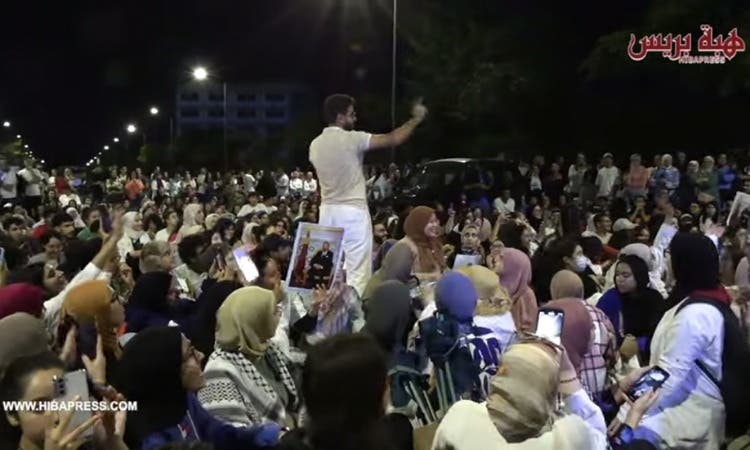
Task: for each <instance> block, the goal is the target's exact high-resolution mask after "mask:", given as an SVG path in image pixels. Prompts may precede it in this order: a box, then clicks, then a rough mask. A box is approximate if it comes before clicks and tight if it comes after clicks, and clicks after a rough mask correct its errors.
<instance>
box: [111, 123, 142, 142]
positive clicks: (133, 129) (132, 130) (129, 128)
mask: <svg viewBox="0 0 750 450" xmlns="http://www.w3.org/2000/svg"><path fill="white" fill-rule="evenodd" d="M125 130H126V131H127V132H128V133H130V134H133V133H135V132H136V131H138V128H137V127H136V126H135V124H133V123H129V124H128V125H127V126H126V127H125ZM115 139H117V138H115Z"/></svg>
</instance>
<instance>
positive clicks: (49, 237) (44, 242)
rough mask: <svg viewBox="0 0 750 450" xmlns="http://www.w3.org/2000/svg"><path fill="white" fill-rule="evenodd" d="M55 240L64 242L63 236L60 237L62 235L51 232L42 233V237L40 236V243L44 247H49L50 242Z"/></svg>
mask: <svg viewBox="0 0 750 450" xmlns="http://www.w3.org/2000/svg"><path fill="white" fill-rule="evenodd" d="M53 238H55V239H57V240H59V241H62V240H63V239H62V236H60V233H58V232H56V231H52V230H50V231H45V232H44V233H42V235H41V236H39V243H40V244H42V245H43V246H44V245H47V244H49V241H51V240H52V239H53Z"/></svg>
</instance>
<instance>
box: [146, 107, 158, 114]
mask: <svg viewBox="0 0 750 450" xmlns="http://www.w3.org/2000/svg"><path fill="white" fill-rule="evenodd" d="M148 112H150V113H151V115H152V116H156V115H158V114H159V108H157V107H156V106H152V107H151V108H150V109H149V110H148Z"/></svg>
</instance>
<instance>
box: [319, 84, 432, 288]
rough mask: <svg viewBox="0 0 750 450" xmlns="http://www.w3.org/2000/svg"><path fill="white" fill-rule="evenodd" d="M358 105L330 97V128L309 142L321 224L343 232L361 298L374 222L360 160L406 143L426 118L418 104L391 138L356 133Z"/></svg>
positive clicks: (369, 263) (367, 275)
mask: <svg viewBox="0 0 750 450" xmlns="http://www.w3.org/2000/svg"><path fill="white" fill-rule="evenodd" d="M354 106H355V101H354V99H353V98H352V97H350V96H348V95H342V94H336V95H332V96H330V97H328V98H327V99H326V100H325V103H324V105H323V113H324V115H325V120H326V123H328V125H329V126H328V127H327V128H325V129H324V130H323V133H322V134H321V135H320V136H318V137H317V138H315V140H313V141H312V143H311V144H310V162H311V163H312V164H313V166H314V167H315V171H316V172H317V174H318V179H319V182H320V189H321V197H322V203H321V207H320V221H319V222H320V224H321V225H323V226H332V227H341V228H343V229H344V239H343V247H344V255H345V260H344V261H345V263H344V264H345V267H344V268H345V269H346V273H347V281H348V284H349V285H350V286H352V287H354V288H355V289H356V290H357V292H358V293H359V294H360V295H362V293H363V292H364V289H365V285H366V284H367V281H368V280H369V278H370V275H371V274H372V222H371V220H370V212H369V210H368V209H367V191H366V187H365V176H364V173H363V169H362V161H363V159H364V154H365V152H366V151H367V150H373V149H378V148H390V147H396V146H399V145H401V144H403V143H404V142H406V141H407V140H408V139H409V137H410V136H411V135H412V133H414V130H415V129H416V128H417V126H418V125H419V124H420V123H422V121H423V120H424V119H425V117H427V108H426V107H425V106H424V105H423V104H422V102H421V101H418V102H417V103H416V104H415V105H414V108H413V109H412V118H411V119H409V121H407V122H406V123H405V124H403V125H402V126H401V127H400V128H397V129H395V130H393V131H391V132H390V133H388V134H380V135H373V134H370V133H366V132H363V131H353V130H354V125H355V124H356V123H357V113H356V112H355V109H354Z"/></svg>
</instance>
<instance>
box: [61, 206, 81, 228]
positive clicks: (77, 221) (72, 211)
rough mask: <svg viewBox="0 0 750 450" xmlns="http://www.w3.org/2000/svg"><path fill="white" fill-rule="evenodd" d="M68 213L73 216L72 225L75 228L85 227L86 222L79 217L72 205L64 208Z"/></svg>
mask: <svg viewBox="0 0 750 450" xmlns="http://www.w3.org/2000/svg"><path fill="white" fill-rule="evenodd" d="M65 212H66V213H68V215H69V216H70V217H71V218H73V226H74V227H76V228H77V229H79V228H86V224H85V223H84V222H83V220H82V219H81V215H80V214H78V210H77V209H75V208H73V207H72V206H71V207H70V208H68V209H66V210H65Z"/></svg>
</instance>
